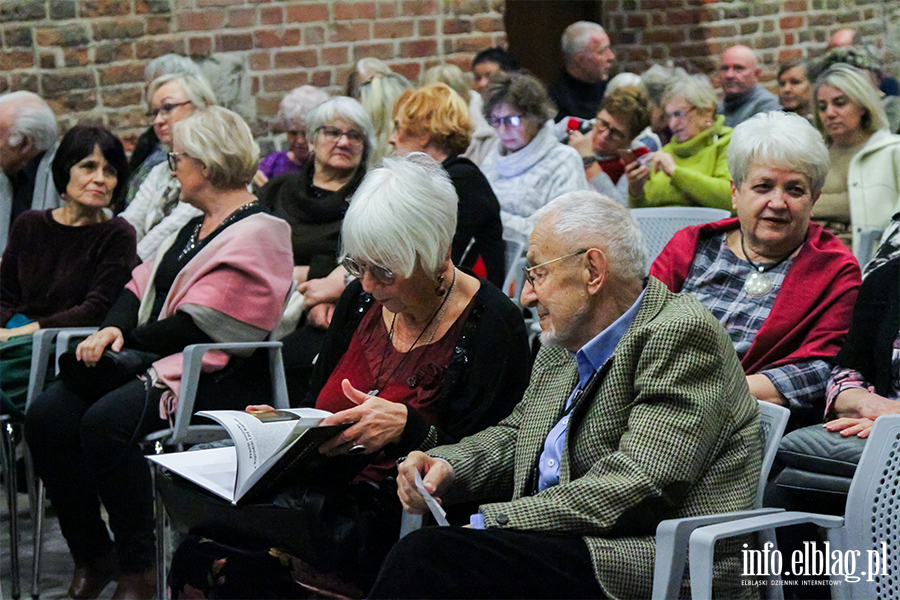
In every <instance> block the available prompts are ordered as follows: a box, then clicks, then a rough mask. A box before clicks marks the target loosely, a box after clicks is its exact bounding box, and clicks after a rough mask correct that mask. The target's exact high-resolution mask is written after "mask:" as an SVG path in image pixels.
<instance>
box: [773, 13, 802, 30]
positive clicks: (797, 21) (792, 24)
mask: <svg viewBox="0 0 900 600" xmlns="http://www.w3.org/2000/svg"><path fill="white" fill-rule="evenodd" d="M778 25H779V26H780V27H781V29H782V30H785V29H799V28H801V27H803V17H800V16H792V17H781V20H780V21H779V23H778Z"/></svg>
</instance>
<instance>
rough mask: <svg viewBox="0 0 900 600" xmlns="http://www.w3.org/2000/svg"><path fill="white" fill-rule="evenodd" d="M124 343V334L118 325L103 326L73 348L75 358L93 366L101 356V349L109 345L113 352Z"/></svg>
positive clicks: (119, 348)
mask: <svg viewBox="0 0 900 600" xmlns="http://www.w3.org/2000/svg"><path fill="white" fill-rule="evenodd" d="M124 345H125V336H124V335H123V334H122V330H121V329H119V328H118V327H104V328H103V329H101V330H100V331H96V332H94V333H92V334H91V336H90V337H89V338H88V339H86V340H84V341H83V342H81V343H80V344H78V347H77V348H75V358H77V359H78V360H80V361H82V362H84V364H85V365H87V366H89V367H93V366H95V365H96V364H97V361H98V360H100V357H101V356H103V351H104V350H106V347H107V346H109V349H110V350H112V351H113V352H118V351H119V350H121V349H122V346H124Z"/></svg>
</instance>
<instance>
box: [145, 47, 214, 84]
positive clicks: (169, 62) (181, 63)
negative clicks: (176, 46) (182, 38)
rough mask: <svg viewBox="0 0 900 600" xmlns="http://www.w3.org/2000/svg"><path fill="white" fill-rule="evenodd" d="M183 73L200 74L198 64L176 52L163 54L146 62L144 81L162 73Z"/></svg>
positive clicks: (160, 75) (157, 76) (151, 79)
mask: <svg viewBox="0 0 900 600" xmlns="http://www.w3.org/2000/svg"><path fill="white" fill-rule="evenodd" d="M183 73H191V74H192V75H200V74H201V72H200V66H199V65H198V64H197V63H195V62H194V61H192V60H191V59H189V58H185V57H184V56H180V55H178V54H163V55H162V56H158V57H156V58H154V59H153V60H151V61H150V62H148V63H147V66H146V67H144V81H147V82H152V81H153V80H154V79H157V78H159V77H162V76H163V75H181V74H183Z"/></svg>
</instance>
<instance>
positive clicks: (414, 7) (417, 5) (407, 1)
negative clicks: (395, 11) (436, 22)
mask: <svg viewBox="0 0 900 600" xmlns="http://www.w3.org/2000/svg"><path fill="white" fill-rule="evenodd" d="M439 10H440V6H439V3H438V0H403V4H402V9H401V14H402V15H403V16H405V17H410V16H412V17H416V16H422V15H436V14H438V13H439Z"/></svg>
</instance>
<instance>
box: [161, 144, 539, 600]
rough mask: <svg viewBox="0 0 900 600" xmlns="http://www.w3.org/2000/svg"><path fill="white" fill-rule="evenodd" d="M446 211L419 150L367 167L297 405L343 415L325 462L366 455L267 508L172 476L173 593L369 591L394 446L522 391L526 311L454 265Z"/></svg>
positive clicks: (478, 416)
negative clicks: (182, 504)
mask: <svg viewBox="0 0 900 600" xmlns="http://www.w3.org/2000/svg"><path fill="white" fill-rule="evenodd" d="M456 215H457V198H456V193H455V192H454V189H453V186H452V184H451V183H450V180H449V178H448V176H447V175H446V173H445V172H444V171H443V170H442V168H441V166H440V164H438V163H437V162H435V161H434V160H433V159H430V158H429V157H427V156H426V155H424V154H420V153H414V154H411V155H409V156H408V157H405V158H390V159H385V161H384V165H383V166H382V167H381V168H378V169H375V170H374V171H372V172H371V173H370V174H369V175H368V176H367V177H366V180H365V181H364V182H363V183H362V185H361V186H360V188H359V191H357V193H356V194H355V196H354V198H353V202H352V203H351V204H350V207H349V209H348V210H347V215H346V217H345V218H344V223H343V229H342V238H341V239H342V253H343V255H344V258H343V259H342V264H343V265H344V267H345V268H346V269H347V271H348V272H349V273H350V274H352V275H353V276H355V277H356V278H357V279H356V281H354V282H352V283H350V284H349V285H348V286H347V289H346V290H345V291H344V294H343V295H342V297H341V300H340V302H339V304H338V307H337V309H336V310H335V314H334V319H333V321H332V324H331V327H330V328H329V329H328V334H327V337H326V340H325V343H324V345H323V347H322V351H321V353H320V354H319V358H318V360H317V362H316V366H315V372H314V374H313V378H312V385H311V390H310V393H309V395H308V396H307V399H306V403H305V404H306V405H308V406H313V405H314V406H315V407H316V408H319V409H324V410H327V411H330V412H332V413H334V414H333V416H331V417H328V418H327V419H326V420H325V421H324V422H323V425H328V424H340V423H353V425H352V426H351V427H349V428H348V429H345V430H344V431H343V432H342V433H340V434H338V435H337V436H336V437H334V438H333V439H331V440H329V441H327V442H325V443H324V444H323V445H322V446H321V447H320V448H319V451H320V452H323V453H325V454H327V455H329V456H333V457H343V458H336V459H334V460H336V461H340V462H334V463H331V464H334V465H341V464H343V460H346V459H348V456H347V455H348V454H349V455H350V456H349V458H350V459H354V457H355V458H356V459H358V458H359V457H363V458H365V459H366V461H365V463H366V466H365V467H364V468H362V470H361V472H359V470H358V469H357V471H356V472H359V474H358V475H357V476H355V477H354V475H353V474H351V475H350V476H349V477H348V478H347V479H345V480H344V481H332V482H330V483H326V482H321V481H320V480H319V479H317V478H308V479H307V481H306V483H305V484H298V486H297V487H296V488H295V489H292V490H288V491H287V492H284V493H282V494H280V495H279V496H278V497H276V499H275V500H274V505H264V506H260V505H254V506H251V507H247V508H234V507H233V506H232V505H231V504H229V503H227V502H224V501H221V502H220V501H218V500H215V499H213V498H211V497H210V496H209V495H206V494H201V493H198V492H191V488H189V487H185V486H181V487H180V491H179V492H177V493H178V494H179V495H180V496H185V495H192V496H193V497H194V498H195V501H196V502H201V503H202V507H203V508H202V510H200V509H199V508H198V509H197V512H196V513H194V514H203V515H205V516H204V518H203V521H204V522H203V523H201V524H199V526H196V527H195V528H194V531H193V532H192V533H194V534H196V536H193V537H191V538H189V539H188V541H187V542H185V543H183V544H182V546H181V548H180V549H179V551H178V552H177V553H176V555H175V558H174V559H173V567H172V578H171V579H170V586H171V589H172V595H173V597H174V598H178V597H187V596H188V594H189V593H191V594H194V595H192V596H190V597H198V596H197V590H198V589H199V590H200V592H202V593H203V594H204V595H205V596H206V597H220V598H221V597H235V598H237V597H254V598H272V597H299V596H297V594H299V593H300V592H301V591H302V590H301V588H300V587H299V586H298V587H296V588H294V589H293V591H291V589H292V587H291V586H293V585H295V584H296V583H299V584H301V585H308V586H312V587H320V588H321V587H326V588H329V589H331V590H332V591H335V592H337V593H339V594H341V595H342V596H350V597H360V598H361V597H364V595H365V593H366V592H367V591H368V588H369V586H370V585H371V583H372V581H373V580H374V577H375V575H376V573H377V572H378V567H379V565H380V563H381V560H382V559H383V558H384V556H385V555H386V553H387V551H388V550H389V549H390V547H391V546H392V545H393V543H394V542H395V541H396V539H397V534H398V532H399V521H400V515H401V506H400V503H399V500H398V498H397V493H396V483H395V480H394V476H395V475H396V465H397V459H398V458H399V457H401V456H405V455H406V454H408V453H409V452H411V451H413V450H416V449H418V450H425V449H428V448H432V447H434V446H436V445H439V444H445V443H450V442H453V441H456V440H459V439H460V438H462V437H464V436H466V435H469V434H472V433H475V432H477V431H480V430H482V429H484V428H485V427H488V426H489V425H492V424H496V423H497V422H499V421H500V420H501V419H503V418H504V417H506V416H507V415H508V414H509V413H510V412H511V411H512V409H513V407H514V406H515V405H516V403H517V402H518V401H519V400H520V399H521V397H522V394H523V393H524V390H525V387H526V385H527V383H528V375H529V371H530V363H531V360H530V352H529V350H528V343H527V337H526V332H525V327H524V323H523V321H522V316H521V314H520V313H519V311H518V310H517V309H516V308H515V306H514V305H513V304H512V302H511V301H510V300H509V299H508V298H506V297H505V296H504V295H503V293H502V292H500V291H499V290H497V289H496V288H495V287H494V286H492V285H490V284H489V283H488V282H487V281H485V280H483V279H479V278H476V277H473V276H472V275H470V274H468V273H466V272H464V271H461V270H460V269H458V268H456V267H455V266H454V265H453V262H452V261H451V259H450V249H451V243H452V240H453V234H454V231H455V230H456ZM248 410H251V411H260V410H271V409H269V408H268V407H263V406H251V407H248ZM335 470H337V468H336V467H335V468H332V467H331V466H330V464H329V463H327V462H326V463H325V464H324V465H323V472H328V473H333V471H335ZM349 480H352V481H351V482H349V483H348V481H349ZM177 489H178V488H176V490H177ZM170 506H171V504H170ZM195 508H197V505H195ZM178 512H183V511H180V510H179V511H178ZM189 512H190V511H189ZM466 514H468V513H466ZM251 515H263V516H262V517H261V518H260V519H256V520H255V521H254V520H253V518H252V516H251ZM260 521H262V524H261V523H260ZM213 522H215V523H216V526H215V527H211V526H210V524H211V523H213ZM204 538H206V539H204ZM209 538H212V539H215V540H219V541H223V542H225V541H234V540H241V542H242V543H241V544H240V548H239V549H236V548H234V547H232V548H228V547H225V546H223V545H222V544H219V543H216V542H210V541H208V539H209ZM251 541H253V542H255V545H256V548H255V550H254V545H253V544H252V543H250V542H251ZM222 558H225V559H226V560H225V561H224V565H225V567H224V569H223V568H221V567H222V565H223V561H221V560H220V559H222ZM198 563H199V564H198ZM292 577H293V580H292ZM292 581H293V583H292ZM189 588H195V589H189ZM228 594H232V595H228ZM248 594H249V595H248ZM290 594H293V595H290Z"/></svg>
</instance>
